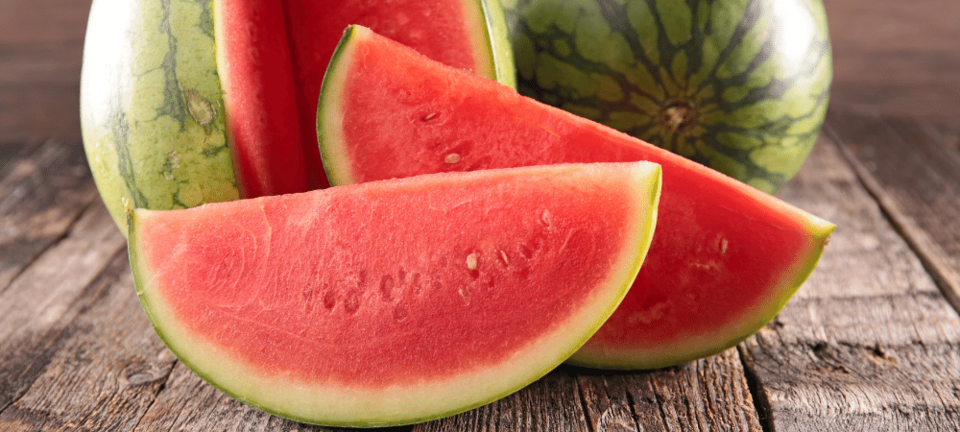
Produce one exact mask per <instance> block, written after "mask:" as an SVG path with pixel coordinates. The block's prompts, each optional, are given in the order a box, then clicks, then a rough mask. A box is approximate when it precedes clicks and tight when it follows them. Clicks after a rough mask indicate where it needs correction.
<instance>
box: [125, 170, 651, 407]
mask: <svg viewBox="0 0 960 432" xmlns="http://www.w3.org/2000/svg"><path fill="white" fill-rule="evenodd" d="M659 191H660V168H659V166H658V165H656V164H652V163H645V162H641V163H623V164H569V165H553V166H545V167H529V168H516V169H504V170H489V171H483V172H476V173H452V174H437V175H429V176H420V177H417V178H411V179H399V180H389V181H382V182H371V183H367V184H363V185H354V186H344V187H337V188H329V189H326V190H318V191H312V192H307V193H302V194H290V195H284V196H274V197H264V198H257V199H249V200H239V201H232V202H227V203H216V204H207V205H204V206H202V207H195V208H191V209H184V210H170V211H153V210H135V211H133V213H132V216H131V231H130V234H129V238H130V262H131V264H132V269H133V273H134V280H135V283H136V287H137V293H138V295H139V297H140V300H141V303H142V305H143V308H144V310H145V311H146V313H147V315H148V317H149V318H150V321H151V322H152V324H153V326H154V327H155V329H156V331H157V333H158V334H159V336H160V337H161V339H163V340H164V342H165V343H166V344H167V346H168V347H169V348H170V349H171V351H173V352H174V353H175V354H177V356H178V357H179V358H180V359H181V360H182V361H183V362H184V363H185V364H186V365H188V366H189V367H190V368H191V369H193V370H194V371H195V372H196V373H197V374H198V375H200V376H201V377H203V378H204V379H206V380H207V381H209V382H210V383H211V384H213V385H214V386H216V387H218V388H220V389H221V390H223V391H224V392H226V393H227V394H229V395H231V396H233V397H235V398H237V399H239V400H241V401H244V402H246V403H248V404H251V405H253V406H256V407H258V408H260V409H263V410H265V411H268V412H271V413H273V414H276V415H279V416H283V417H287V418H291V419H294V420H298V421H302V422H308V423H317V424H326V425H346V426H375V425H394V424H406V423H412V422H418V421H424V420H429V419H433V418H437V417H442V416H445V415H450V414H454V413H457V412H460V411H464V410H467V409H470V408H472V407H476V406H479V405H481V404H484V403H487V402H490V401H492V400H494V399H496V398H499V397H502V396H504V395H506V394H509V393H511V392H513V391H515V390H517V389H519V388H521V387H523V386H524V385H526V384H528V383H530V382H532V381H534V380H535V379H537V378H539V377H540V376H542V375H544V374H546V373H547V372H548V371H549V370H551V369H552V368H554V367H555V366H557V365H558V364H560V363H561V362H562V361H563V360H564V359H566V358H567V357H568V356H569V355H571V354H572V353H573V352H574V351H576V350H577V349H578V348H579V347H580V346H581V345H582V344H583V343H584V342H585V341H586V340H587V339H588V338H589V337H590V335H591V334H593V332H594V331H596V329H597V328H599V327H600V325H601V324H602V322H603V321H604V320H605V319H606V318H607V317H608V316H609V315H610V314H611V313H612V312H613V310H614V309H615V308H616V306H617V304H619V302H620V301H621V299H622V298H623V296H624V295H625V294H626V291H627V289H628V288H629V287H630V284H631V282H632V281H633V279H634V277H635V276H636V272H637V271H638V269H639V267H640V265H641V263H642V261H643V258H644V256H645V254H646V251H647V249H648V246H649V244H650V241H651V238H652V234H653V229H654V225H655V223H656V219H657V203H658V199H659Z"/></svg>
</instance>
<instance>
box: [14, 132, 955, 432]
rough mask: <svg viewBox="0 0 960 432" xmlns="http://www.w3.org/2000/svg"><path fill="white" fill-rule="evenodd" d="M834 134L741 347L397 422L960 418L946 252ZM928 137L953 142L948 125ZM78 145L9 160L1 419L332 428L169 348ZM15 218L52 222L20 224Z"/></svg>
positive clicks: (770, 425) (924, 422) (590, 427)
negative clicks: (777, 276)
mask: <svg viewBox="0 0 960 432" xmlns="http://www.w3.org/2000/svg"><path fill="white" fill-rule="evenodd" d="M844 116H845V117H840V115H839V114H832V115H831V120H834V119H838V118H843V119H844V126H840V125H839V124H838V125H836V126H835V125H833V124H832V123H831V124H829V125H828V130H831V131H834V130H838V129H839V128H840V127H852V126H851V125H856V124H858V123H856V122H855V120H856V118H858V117H856V116H857V115H856V114H844ZM850 116H854V117H850ZM871 119H872V117H867V118H865V119H864V118H860V120H862V121H871ZM883 121H885V122H893V120H889V119H884V120H883ZM834 135H839V134H835V133H830V134H825V135H824V138H823V139H822V140H821V142H820V143H819V144H818V145H817V146H816V148H815V150H814V152H813V154H812V155H811V158H810V160H809V162H808V163H807V165H805V166H804V168H803V170H802V172H801V174H800V175H799V176H798V178H797V179H796V180H795V181H794V182H792V183H791V184H790V185H789V187H788V188H787V189H785V190H784V191H783V192H782V193H781V195H782V197H783V198H785V199H786V200H788V201H790V202H793V203H795V204H797V205H799V206H801V207H802V208H805V209H808V210H810V211H811V212H813V213H815V214H818V215H821V216H823V217H825V218H827V219H829V220H832V221H834V222H836V223H838V225H839V228H838V230H837V231H836V233H835V234H834V237H833V239H832V241H831V244H830V245H829V247H828V248H827V252H826V254H825V256H824V258H823V260H822V261H821V264H820V266H819V267H818V269H817V270H816V271H815V272H814V274H813V276H812V277H811V279H810V280H809V281H808V282H807V283H806V284H805V286H804V287H803V288H802V289H801V290H800V292H799V293H798V294H797V296H796V297H795V298H794V299H793V300H792V301H791V302H790V303H789V304H788V305H787V307H786V308H785V309H784V311H783V312H781V314H780V315H779V316H778V318H777V319H776V320H775V321H774V323H772V324H771V325H770V326H768V327H767V328H765V329H764V330H762V331H761V332H760V333H759V334H758V335H757V336H755V337H753V338H751V339H749V340H748V341H747V342H745V343H744V344H742V345H741V346H740V347H738V349H732V350H728V351H727V352H725V353H722V354H720V355H717V356H713V357H710V358H707V359H702V360H699V361H696V362H692V363H689V364H685V365H681V366H678V367H673V368H667V369H662V370H656V371H649V372H639V373H618V372H601V371H590V370H585V369H579V368H573V367H567V366H564V367H561V368H559V369H558V370H556V371H554V372H553V373H551V374H549V375H548V376H547V377H545V378H544V379H542V380H540V381H538V382H536V383H534V384H533V385H531V386H530V387H528V388H526V389H524V390H522V391H520V392H518V393H517V394H514V395H511V396H509V397H507V398H505V399H503V400H501V401H498V402H495V403H493V404H491V405H488V406H485V407H481V408H478V409H476V410H473V411H469V412H466V413H463V414H460V415H457V416H454V417H451V418H447V419H441V420H437V421H434V422H429V423H425V424H422V425H415V426H412V427H406V428H400V429H401V430H410V429H412V430H417V431H447V430H458V431H459V430H491V431H496V430H500V431H512V430H560V431H565V430H566V431H605V430H617V431H689V430H721V431H781V432H782V431H791V430H828V431H829V430H845V429H856V430H898V431H900V430H902V431H907V430H911V431H913V430H958V429H960V347H958V345H960V318H958V315H957V313H956V311H955V310H954V309H953V308H952V307H951V306H950V304H949V303H948V302H947V301H946V299H945V297H944V296H943V295H942V294H941V291H940V288H939V287H938V285H937V279H936V278H937V277H939V276H935V275H933V274H932V273H933V270H934V267H935V266H931V265H929V264H928V265H927V266H926V267H925V266H924V262H926V261H929V259H928V258H923V257H921V256H918V254H917V253H916V251H915V250H920V249H919V248H916V246H915V244H916V242H915V241H913V240H910V239H909V237H910V236H915V235H916V233H911V232H909V231H905V230H902V229H901V230H900V231H898V229H897V226H898V224H897V223H894V222H892V221H896V220H897V219H898V218H902V217H906V216H905V215H901V214H899V213H898V212H900V210H899V209H900V207H896V206H894V207H890V206H884V204H883V203H882V200H877V199H875V198H874V197H875V196H879V195H878V193H877V191H874V190H870V191H868V188H867V187H865V186H864V185H865V184H869V181H864V180H863V179H862V178H861V177H858V174H859V175H863V174H864V173H863V169H854V167H855V166H856V165H857V164H864V165H865V166H867V165H868V163H867V162H869V161H864V160H862V159H859V156H857V155H858V152H857V151H856V149H855V145H851V144H846V143H845V142H844V141H843V140H839V139H834V138H831V136H834ZM936 136H938V137H939V136H949V134H946V135H944V134H940V135H936ZM932 142H935V143H940V144H935V145H946V146H947V151H950V148H952V147H950V144H949V143H950V142H951V141H950V140H949V139H947V140H939V139H937V140H932ZM848 146H849V147H848ZM907 147H908V148H903V149H899V150H898V151H902V152H904V153H902V154H901V155H902V156H901V157H903V158H909V157H915V156H916V155H915V153H916V152H917V151H918V150H915V148H916V146H907ZM78 154H79V155H82V152H81V151H80V150H79V145H78V144H74V145H72V146H68V145H55V144H53V143H47V144H43V145H32V146H25V150H24V151H22V152H21V153H20V156H18V157H17V158H16V159H15V160H14V161H13V162H12V163H11V164H10V165H8V166H7V167H4V168H3V170H2V171H0V174H2V177H0V210H2V212H0V214H3V215H4V218H3V219H2V223H3V225H2V229H0V232H2V233H8V232H10V233H14V234H5V236H4V237H0V250H4V251H7V252H5V253H4V255H2V261H0V268H3V269H10V270H8V271H6V272H4V273H0V274H3V275H6V276H5V277H6V280H7V281H6V282H5V283H4V285H2V287H0V431H5V430H139V431H151V430H196V431H210V430H251V431H274V430H326V429H324V428H318V427H311V426H305V425H300V424H297V423H294V422H289V421H286V420H282V419H278V418H275V417H272V416H270V415H267V414H263V413H261V412H259V411H257V410H255V409H252V408H249V407H246V406H244V405H242V404H240V403H239V402H236V401H234V400H232V399H230V398H229V397H227V396H224V395H223V394H221V393H220V392H219V391H217V390H215V389H214V388H212V387H211V386H209V385H208V384H206V383H204V382H202V381H201V380H200V379H199V378H197V377H196V375H194V374H193V373H192V372H190V371H189V370H188V369H187V368H185V367H184V366H183V364H181V363H180V362H178V361H177V360H176V358H175V357H174V356H173V355H172V354H170V352H169V351H167V350H166V348H164V346H163V344H162V343H161V342H160V341H159V340H158V339H157V337H156V336H155V335H154V333H153V331H152V329H151V328H150V326H149V324H148V323H147V321H146V319H145V317H144V316H143V314H142V312H141V310H140V308H139V305H138V303H137V300H136V296H135V293H134V288H133V284H132V279H131V277H130V270H129V265H128V262H127V258H126V249H125V245H124V239H123V237H122V236H121V235H120V233H119V231H118V230H117V229H116V227H115V226H114V225H113V222H112V220H111V219H110V218H109V216H108V215H107V213H106V211H105V209H104V208H103V206H102V204H101V203H100V201H99V200H98V199H97V198H96V194H95V192H92V190H93V189H92V181H91V180H90V178H89V174H88V172H87V171H86V168H85V165H84V164H85V162H84V160H83V158H82V156H78ZM844 154H846V155H847V157H851V158H853V164H851V162H850V161H849V160H848V159H847V157H845V156H844ZM878 166H880V165H879V164H878ZM881 171H882V170H881ZM871 172H872V171H871ZM58 179H59V180H58ZM876 183H877V185H879V186H877V185H874V186H875V187H879V188H880V191H881V192H884V193H886V192H888V191H890V190H891V189H890V188H888V186H885V185H884V183H882V182H876ZM922 184H924V183H923V182H919V183H916V184H914V185H913V186H905V187H906V188H907V189H905V192H902V193H903V194H906V195H910V193H909V191H910V189H909V188H910V187H914V188H923V187H924V186H918V185H922ZM897 185H901V186H902V185H903V184H902V183H897ZM938 190H946V191H948V193H952V194H953V195H952V197H946V198H940V199H941V200H944V202H958V201H956V200H957V199H960V197H957V195H956V190H957V188H955V187H953V188H950V187H943V188H940V189H938ZM950 191H953V192H950ZM914 192H917V193H919V192H920V191H919V190H914ZM25 195H30V196H35V197H37V199H36V200H33V201H22V200H23V198H21V197H23V196H25ZM948 198H952V199H953V200H954V201H949V200H948ZM3 203H11V204H3ZM14 204H15V205H14ZM51 215H53V216H51ZM37 218H41V219H37ZM35 220H44V221H49V222H48V223H44V224H40V225H30V224H32V223H34V222H32V221H35ZM938 221H945V222H941V223H944V224H947V225H938V224H933V225H929V226H928V225H923V224H919V223H918V224H917V228H916V230H918V232H921V233H927V234H928V235H929V234H931V233H937V232H941V231H943V230H947V231H949V232H953V231H950V230H956V229H957V227H956V226H955V225H949V224H951V223H952V222H950V220H949V219H938ZM21 224H26V225H25V226H33V227H34V228H32V229H33V230H36V229H38V228H37V227H38V226H40V227H43V228H44V230H45V231H42V232H43V235H38V236H34V237H30V236H26V235H23V234H16V233H17V232H20V231H17V230H20V229H21V228H20V225H21ZM938 230H940V231H938ZM28 231H30V230H28ZM940 237H942V234H941V235H937V236H934V237H933V238H934V239H937V238H940ZM16 245H21V246H22V249H20V248H17V247H15V246H16ZM20 250H23V251H27V252H25V254H20V253H18V252H14V253H10V252H9V251H20ZM922 254H923V251H922V250H921V255H922ZM945 265H946V266H947V268H948V269H951V270H953V271H956V270H957V268H958V265H957V263H956V262H954V263H953V264H952V265H951V264H950V263H949V262H947V263H946V264H945Z"/></svg>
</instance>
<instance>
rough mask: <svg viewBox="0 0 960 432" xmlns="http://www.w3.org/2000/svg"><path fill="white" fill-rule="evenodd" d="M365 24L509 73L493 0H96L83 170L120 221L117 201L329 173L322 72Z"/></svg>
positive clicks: (483, 68) (299, 187)
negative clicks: (320, 126) (322, 153)
mask: <svg viewBox="0 0 960 432" xmlns="http://www.w3.org/2000/svg"><path fill="white" fill-rule="evenodd" d="M354 23H362V24H366V25H369V26H371V27H373V28H376V29H377V30H378V31H380V32H383V33H384V34H386V35H388V36H389V37H391V38H394V39H395V40H398V41H400V42H402V43H404V44H407V45H409V46H412V47H414V48H415V49H417V50H419V51H421V52H423V53H425V55H427V56H429V57H431V58H433V59H435V60H437V61H441V62H444V63H446V64H450V65H453V66H455V67H459V68H464V69H470V70H472V71H474V72H475V73H478V74H481V75H483V76H486V77H489V78H494V79H499V80H502V81H503V82H504V83H507V84H512V83H513V82H514V78H515V74H514V70H513V66H512V61H513V58H512V56H511V55H510V50H509V44H508V42H507V40H506V27H505V26H506V24H505V22H504V17H503V12H502V10H501V9H500V5H499V3H498V2H497V1H495V0H492V1H491V0H437V1H429V2H423V1H419V0H378V1H329V0H323V1H308V0H284V1H260V0H201V1H175V0H96V1H94V2H93V5H92V8H91V11H90V19H89V23H88V25H87V36H86V41H85V45H84V61H83V69H82V75H81V103H80V114H81V124H82V126H83V141H84V146H85V149H86V151H87V158H88V160H89V162H90V166H91V171H92V172H93V176H94V179H95V180H96V182H97V186H98V189H99V191H100V193H101V196H102V197H103V199H104V201H105V203H106V204H107V207H108V208H109V209H110V212H111V214H112V216H113V217H114V219H115V220H116V221H117V223H118V224H119V225H120V226H121V228H123V229H122V231H123V232H124V233H126V232H127V230H126V229H125V227H124V224H125V210H124V209H125V208H126V207H131V208H133V207H142V208H150V209H173V208H185V207H193V206H196V205H199V204H201V203H206V202H216V201H226V200H232V199H237V198H239V197H255V196H263V195H274V194H281V193H292V192H300V191H305V190H308V189H311V188H314V187H320V186H324V185H325V184H326V179H325V178H324V177H323V171H322V167H321V164H320V160H319V151H318V150H317V144H316V129H315V127H314V125H315V119H316V101H317V95H318V93H319V80H320V77H321V76H322V73H323V70H324V69H325V68H326V65H327V61H328V60H329V57H330V55H331V53H332V52H333V50H334V48H335V47H336V45H337V42H338V41H339V40H340V36H341V34H342V32H343V29H344V28H345V27H346V26H347V25H348V24H354Z"/></svg>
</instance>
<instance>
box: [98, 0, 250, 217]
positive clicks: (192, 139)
mask: <svg viewBox="0 0 960 432" xmlns="http://www.w3.org/2000/svg"><path fill="white" fill-rule="evenodd" d="M85 46H86V47H87V48H86V49H85V50H84V59H83V69H82V75H81V84H80V119H81V126H82V130H83V142H84V148H85V150H86V155H87V161H88V162H89V164H90V169H91V171H92V173H93V178H94V180H95V181H96V183H97V188H98V190H99V191H100V195H101V197H102V198H103V201H104V203H105V204H106V206H107V209H109V211H110V214H111V215H112V216H113V218H114V220H115V221H116V222H117V225H118V226H120V227H122V230H121V231H122V232H123V233H124V234H126V221H125V217H126V216H125V215H126V211H127V209H133V208H152V209H175V208H187V207H193V206H196V205H200V204H202V203H207V202H217V201H229V200H234V199H238V198H239V197H240V191H239V188H238V185H237V180H236V177H235V174H234V169H233V160H232V155H231V153H230V148H229V146H228V139H227V131H226V119H225V116H224V109H223V96H222V90H221V87H220V79H219V77H218V75H217V68H216V59H215V56H214V55H212V54H213V52H214V29H213V16H212V13H211V10H210V7H209V5H207V4H206V3H204V2H182V1H171V0H162V1H145V0H95V1H94V2H93V5H92V9H91V12H90V20H89V23H88V26H87V35H86V41H85Z"/></svg>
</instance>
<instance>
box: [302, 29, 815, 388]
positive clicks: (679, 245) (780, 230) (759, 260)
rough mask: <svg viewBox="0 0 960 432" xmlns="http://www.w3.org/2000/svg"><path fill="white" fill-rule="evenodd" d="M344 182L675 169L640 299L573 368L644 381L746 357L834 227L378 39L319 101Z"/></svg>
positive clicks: (350, 55)
mask: <svg viewBox="0 0 960 432" xmlns="http://www.w3.org/2000/svg"><path fill="white" fill-rule="evenodd" d="M318 129H319V132H318V134H319V137H320V147H321V152H322V153H323V155H324V161H325V164H326V165H325V167H326V169H327V171H328V176H329V178H330V179H331V181H332V182H333V183H334V184H349V183H358V182H366V181H372V180H378V179H383V178H392V177H407V176H413V175H418V174H423V173H433V172H447V171H471V170H480V169H489V168H500V167H509V166H524V165H536V164H544V163H565V162H610V161H636V160H649V161H654V162H657V163H659V164H662V165H663V167H664V186H663V196H662V199H661V203H660V220H661V221H662V222H661V223H660V224H659V226H658V229H657V234H656V236H655V239H654V242H653V245H652V246H651V250H650V255H649V257H648V258H647V260H646V262H645V264H644V266H643V268H642V269H641V271H640V273H639V275H638V277H637V280H636V282H635V283H634V287H633V288H632V289H631V291H630V293H629V294H628V296H627V298H626V299H625V300H624V302H623V304H622V305H621V306H620V308H619V309H617V311H616V313H614V315H613V316H612V317H611V319H610V320H608V321H607V323H606V324H604V326H603V328H601V329H600V331H598V332H597V334H596V335H594V337H593V338H592V339H591V340H590V341H589V342H588V343H587V344H586V345H585V346H584V347H583V348H582V349H581V350H580V351H579V352H578V353H577V354H576V355H574V356H573V358H572V359H571V362H573V363H577V364H581V365H586V366H593V367H603V368H624V369H647V368H657V367H663V366H668V365H673V364H678V363H682V362H685V361H689V360H692V359H695V358H699V357H703V356H706V355H710V354H714V353H717V352H720V351H722V350H724V349H726V348H729V347H731V346H734V345H736V344H737V343H739V342H740V341H742V340H743V339H745V338H747V337H748V336H750V335H751V334H753V333H755V332H756V331H758V330H759V329H760V328H761V327H762V326H763V325H765V324H766V323H767V322H769V321H770V320H771V319H773V317H774V316H775V315H776V313H777V312H778V311H779V310H780V309H781V308H782V307H783V306H784V305H785V304H786V302H787V300H788V299H789V298H790V296H792V295H793V293H794V292H795V291H796V290H797V289H798V288H799V286H800V285H801V284H802V283H803V281H804V280H805V279H806V278H807V276H809V274H810V273H811V272H812V271H813V269H814V267H815V265H816V263H817V261H818V260H819V258H820V256H821V254H822V251H823V248H824V246H825V245H826V243H827V241H828V238H829V235H830V233H831V232H832V231H833V229H834V225H832V224H830V223H828V222H826V221H824V220H822V219H819V218H817V217H815V216H812V215H810V214H808V213H806V212H804V211H802V210H799V209H797V208H795V207H793V206H791V205H789V204H787V203H784V202H782V201H780V200H778V199H777V198H775V197H772V196H769V195H767V194H765V193H762V192H760V191H758V190H756V189H753V188H751V187H749V186H746V185H745V184H743V183H740V182H738V181H736V180H733V179H731V178H729V177H727V176H724V175H722V174H720V173H717V172H715V171H713V170H711V169H708V168H706V167H704V166H702V165H699V164H697V163H694V162H691V161H689V160H686V159H684V158H682V157H680V156H677V155H675V154H672V153H669V152H667V151H666V150H663V149H660V148H657V147H655V146H652V145H649V144H647V143H644V142H642V141H639V140H637V139H635V138H632V137H629V136H628V135H625V134H622V133H620V132H617V131H615V130H613V129H610V128H607V127H605V126H602V125H599V124H597V123H594V122H591V121H589V120H586V119H583V118H580V117H577V116H574V115H572V114H569V113H566V112H564V111H561V110H558V109H556V108H552V107H549V106H546V105H543V104H540V103H538V102H536V101H534V100H532V99H529V98H525V97H522V96H519V95H517V94H516V92H514V91H513V90H511V89H509V88H507V87H504V86H501V85H498V84H496V83H494V82H492V81H488V80H483V79H477V78H475V77H471V76H469V75H467V74H464V73H461V72H459V71H456V70H453V69H451V68H447V67H444V66H442V65H440V64H438V63H436V62H432V61H430V60H428V59H426V58H424V57H423V56H420V55H418V54H416V53H415V52H412V51H410V50H408V49H406V48H404V47H402V46H399V45H397V44H395V43H392V42H390V41H389V40H386V39H384V38H382V37H379V36H378V35H376V34H375V33H373V32H371V31H370V30H368V29H364V28H360V27H356V28H353V29H352V30H351V31H349V32H348V33H347V34H346V35H345V36H344V40H343V41H342V42H341V45H340V48H339V50H338V53H337V55H335V57H334V59H333V60H332V63H331V65H330V68H329V69H328V71H327V75H326V76H325V77H324V88H323V90H322V92H321V100H320V111H319V116H318Z"/></svg>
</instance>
